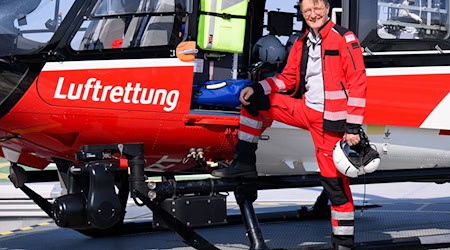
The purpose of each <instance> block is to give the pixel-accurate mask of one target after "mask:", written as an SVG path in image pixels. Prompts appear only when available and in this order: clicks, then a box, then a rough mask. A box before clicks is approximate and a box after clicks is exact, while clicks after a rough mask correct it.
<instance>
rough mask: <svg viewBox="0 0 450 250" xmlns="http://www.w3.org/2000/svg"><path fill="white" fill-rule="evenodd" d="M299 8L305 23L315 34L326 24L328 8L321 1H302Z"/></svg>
mask: <svg viewBox="0 0 450 250" xmlns="http://www.w3.org/2000/svg"><path fill="white" fill-rule="evenodd" d="M301 7H302V14H303V17H304V18H305V21H306V23H307V24H308V26H309V27H310V28H311V29H313V30H314V31H316V32H317V31H318V30H319V29H320V28H321V27H322V26H323V25H324V24H325V23H326V22H327V20H328V12H329V11H330V6H329V5H325V3H324V2H323V0H303V1H302V4H301Z"/></svg>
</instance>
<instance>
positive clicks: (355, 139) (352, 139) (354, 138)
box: [343, 133, 361, 146]
mask: <svg viewBox="0 0 450 250" xmlns="http://www.w3.org/2000/svg"><path fill="white" fill-rule="evenodd" d="M343 138H344V141H346V142H347V144H348V145H349V146H353V145H356V144H358V143H359V142H360V141H361V138H360V137H359V135H358V134H347V133H345V134H344V137H343Z"/></svg>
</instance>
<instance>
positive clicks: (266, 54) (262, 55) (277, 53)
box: [253, 35, 286, 64]
mask: <svg viewBox="0 0 450 250" xmlns="http://www.w3.org/2000/svg"><path fill="white" fill-rule="evenodd" d="M253 55H254V56H255V57H257V59H259V60H260V61H263V62H267V63H270V64H277V63H283V62H284V59H285V58H286V49H285V48H284V46H283V44H282V43H281V42H280V40H278V38H276V37H275V36H273V35H266V36H263V37H261V38H259V40H258V41H257V42H256V43H255V46H254V47H253Z"/></svg>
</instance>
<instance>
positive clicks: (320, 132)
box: [212, 0, 366, 249]
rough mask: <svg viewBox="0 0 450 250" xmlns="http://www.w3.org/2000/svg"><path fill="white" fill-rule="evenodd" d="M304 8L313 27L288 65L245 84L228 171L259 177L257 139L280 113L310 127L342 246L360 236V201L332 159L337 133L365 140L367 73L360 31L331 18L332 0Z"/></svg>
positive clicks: (310, 0) (309, 0)
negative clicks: (357, 213) (356, 213)
mask: <svg viewBox="0 0 450 250" xmlns="http://www.w3.org/2000/svg"><path fill="white" fill-rule="evenodd" d="M300 8H301V11H302V14H303V17H304V19H305V21H306V23H307V24H308V26H309V30H308V31H307V32H306V33H305V35H304V36H303V37H302V38H300V39H297V41H295V43H294V45H293V47H292V49H291V52H290V54H289V58H288V61H287V64H286V66H285V68H284V70H283V72H282V73H281V74H279V75H276V76H274V77H270V78H266V79H264V80H262V81H260V82H259V83H256V84H254V85H253V86H251V87H247V88H245V89H243V90H242V91H241V94H240V100H241V102H242V104H243V105H244V107H245V108H243V109H242V110H241V116H240V127H239V133H238V137H239V141H238V143H237V146H236V158H235V159H234V161H233V164H232V166H231V167H229V168H225V169H220V170H215V171H213V172H212V175H214V176H217V177H222V178H237V177H240V178H254V177H256V176H257V172H256V166H255V163H256V156H255V151H256V149H257V142H258V139H259V136H260V135H261V134H262V132H263V131H264V129H265V128H267V127H268V126H270V125H271V123H272V121H273V120H277V121H280V122H283V123H286V124H289V125H292V126H296V127H299V128H302V129H307V130H309V131H310V133H311V136H312V139H313V142H314V146H315V152H316V159H317V162H318V165H319V168H320V173H321V175H322V177H323V178H322V185H323V187H324V189H325V192H326V194H327V195H328V198H329V199H330V201H331V217H332V218H331V224H332V242H333V244H334V245H335V246H336V248H337V249H350V248H351V247H352V246H353V243H354V227H353V225H354V206H353V199H352V194H351V191H350V186H349V181H348V179H347V177H346V176H344V175H342V174H341V173H340V172H339V171H338V170H337V169H336V166H335V165H334V162H333V158H332V155H333V147H334V145H335V144H336V143H337V142H338V141H339V140H342V139H343V140H345V141H347V143H348V144H349V145H350V146H351V145H356V144H358V143H359V141H360V137H359V131H360V129H361V125H362V123H363V118H364V111H365V105H366V74H365V66H364V61H363V57H362V51H361V47H360V45H359V41H358V39H357V37H356V36H355V34H353V33H352V32H351V31H349V30H347V29H346V28H343V27H341V26H339V25H336V24H334V23H333V22H332V21H331V20H330V19H329V18H328V13H329V11H330V5H329V3H328V0H303V1H300Z"/></svg>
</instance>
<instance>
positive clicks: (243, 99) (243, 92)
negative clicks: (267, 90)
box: [239, 87, 255, 106]
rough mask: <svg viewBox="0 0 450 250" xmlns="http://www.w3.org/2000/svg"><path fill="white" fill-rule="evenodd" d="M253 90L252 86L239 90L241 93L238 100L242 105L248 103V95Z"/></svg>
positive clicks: (251, 93) (250, 94)
mask: <svg viewBox="0 0 450 250" xmlns="http://www.w3.org/2000/svg"><path fill="white" fill-rule="evenodd" d="M254 92H255V91H254V90H253V88H252V87H245V88H244V89H242V90H241V94H240V95H239V101H241V103H242V104H243V105H244V106H247V105H249V104H250V102H248V101H247V100H248V99H249V98H250V96H252V95H253V93H254Z"/></svg>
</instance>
